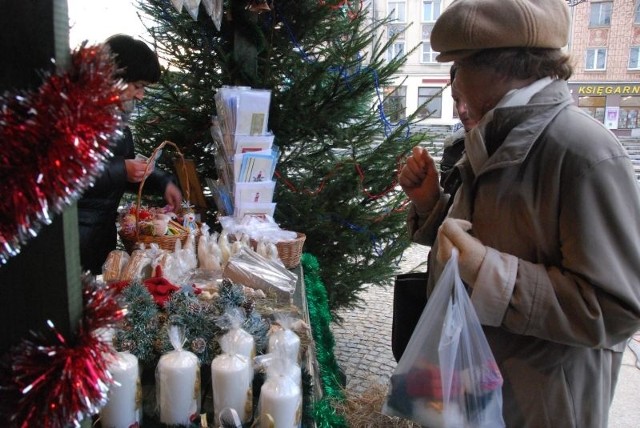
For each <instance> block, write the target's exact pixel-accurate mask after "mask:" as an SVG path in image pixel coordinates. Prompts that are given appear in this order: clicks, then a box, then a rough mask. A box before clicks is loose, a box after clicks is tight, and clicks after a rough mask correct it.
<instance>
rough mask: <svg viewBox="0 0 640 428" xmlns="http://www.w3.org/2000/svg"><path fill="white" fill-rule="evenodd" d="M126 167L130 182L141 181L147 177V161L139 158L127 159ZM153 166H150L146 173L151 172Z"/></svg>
mask: <svg viewBox="0 0 640 428" xmlns="http://www.w3.org/2000/svg"><path fill="white" fill-rule="evenodd" d="M124 166H125V169H126V170H127V181H128V182H129V183H140V182H141V181H142V180H144V179H145V178H146V175H145V171H146V169H147V162H146V161H144V160H139V159H125V161H124ZM151 171H153V166H150V167H149V170H148V171H146V174H147V175H149V174H151Z"/></svg>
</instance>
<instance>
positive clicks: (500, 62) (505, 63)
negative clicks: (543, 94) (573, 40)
mask: <svg viewBox="0 0 640 428" xmlns="http://www.w3.org/2000/svg"><path fill="white" fill-rule="evenodd" d="M570 59H571V57H570V56H569V55H568V54H566V53H564V52H562V50H560V49H544V48H499V49H484V50H481V51H479V52H477V53H475V54H473V55H471V56H470V57H468V58H464V59H461V60H460V61H459V63H460V64H463V65H465V66H471V67H485V68H489V69H491V70H494V71H495V72H497V73H499V74H501V75H503V76H508V77H513V78H516V79H529V78H532V77H534V78H536V79H542V78H543V77H553V78H558V79H564V80H568V79H569V77H571V74H573V67H572V66H571V62H570ZM454 75H455V71H454Z"/></svg>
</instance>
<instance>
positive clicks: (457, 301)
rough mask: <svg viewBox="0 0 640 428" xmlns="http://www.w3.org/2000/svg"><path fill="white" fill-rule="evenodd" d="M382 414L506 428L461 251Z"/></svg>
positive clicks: (449, 425) (461, 426)
mask: <svg viewBox="0 0 640 428" xmlns="http://www.w3.org/2000/svg"><path fill="white" fill-rule="evenodd" d="M382 412H383V413H384V414H387V415H390V416H400V417H403V418H406V419H410V420H412V421H414V422H417V423H419V424H420V425H422V426H425V427H430V428H436V427H438V428H439V427H443V428H454V427H455V428H496V427H504V426H505V423H504V419H503V417H502V376H501V375H500V371H499V370H498V366H497V364H496V362H495V359H494V357H493V354H492V353H491V349H490V348H489V344H488V343H487V339H486V337H485V335H484V332H483V331H482V326H481V325H480V321H479V320H478V316H477V315H476V312H475V310H474V308H473V305H472V303H471V299H470V298H469V295H468V293H467V291H466V289H465V286H464V284H463V283H462V280H461V279H460V274H459V271H458V251H457V250H456V249H454V251H453V253H452V255H451V258H450V259H449V261H448V262H447V265H446V266H445V268H444V271H443V272H442V275H441V276H440V278H439V280H438V283H437V284H436V287H435V288H434V290H433V293H432V294H431V296H430V297H429V300H428V303H427V306H426V307H425V309H424V311H423V312H422V315H421V317H420V320H419V321H418V324H417V326H416V328H415V330H414V332H413V335H412V336H411V339H410V341H409V344H408V345H407V348H406V350H405V352H404V354H403V355H402V358H401V359H400V361H399V362H398V365H397V367H396V369H395V371H394V373H393V375H392V377H391V387H390V389H389V393H388V395H387V398H386V401H385V403H384V406H383V409H382Z"/></svg>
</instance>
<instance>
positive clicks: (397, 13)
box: [387, 1, 407, 22]
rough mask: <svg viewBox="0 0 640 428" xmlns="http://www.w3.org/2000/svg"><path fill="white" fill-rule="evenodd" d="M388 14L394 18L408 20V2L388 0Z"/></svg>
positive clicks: (402, 20)
mask: <svg viewBox="0 0 640 428" xmlns="http://www.w3.org/2000/svg"><path fill="white" fill-rule="evenodd" d="M387 12H388V13H387V14H388V15H389V17H390V18H391V19H392V20H395V21H398V22H407V3H406V2H404V1H390V2H387Z"/></svg>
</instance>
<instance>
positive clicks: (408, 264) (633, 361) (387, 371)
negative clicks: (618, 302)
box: [332, 244, 640, 428]
mask: <svg viewBox="0 0 640 428" xmlns="http://www.w3.org/2000/svg"><path fill="white" fill-rule="evenodd" d="M428 250H429V247H424V246H421V245H417V244H414V245H412V246H411V247H409V248H408V249H407V250H406V252H405V254H404V257H403V259H402V261H401V262H400V264H399V266H398V272H399V273H403V272H409V271H411V270H413V269H414V268H415V267H416V266H419V265H420V264H421V263H423V262H424V261H425V260H426V256H427V252H428ZM415 270H420V271H424V270H426V266H424V265H423V266H419V267H418V268H417V269H415ZM360 296H361V297H362V299H363V301H364V302H363V303H362V308H360V309H353V310H343V311H341V312H339V315H340V316H341V317H342V318H343V320H344V322H343V323H342V325H338V324H336V323H334V324H333V325H332V331H333V335H334V338H335V348H334V351H335V356H336V359H337V361H338V364H339V365H340V367H341V368H342V369H343V370H344V372H345V374H346V376H347V389H348V390H349V392H350V393H353V394H356V395H361V394H363V393H364V392H366V391H367V390H369V389H370V388H371V387H373V386H374V385H375V384H380V385H385V386H386V385H387V384H388V383H389V378H390V377H391V374H392V373H393V370H394V369H395V367H396V361H395V360H394V358H393V354H392V353H391V318H392V309H393V288H392V287H388V288H382V287H375V286H369V287H367V288H366V290H365V291H364V292H363V293H362V294H361V295H360ZM634 339H635V341H634ZM634 339H632V341H630V346H628V347H627V349H626V351H625V354H624V358H623V362H622V368H621V370H620V375H619V379H618V385H617V387H616V393H615V395H614V399H613V403H612V405H611V411H610V413H609V428H637V427H638V426H639V425H638V420H640V406H638V400H640V370H639V369H640V345H639V343H640V333H639V334H638V335H636V336H635V337H634ZM636 352H637V355H638V357H636Z"/></svg>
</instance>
